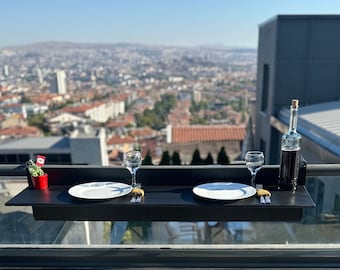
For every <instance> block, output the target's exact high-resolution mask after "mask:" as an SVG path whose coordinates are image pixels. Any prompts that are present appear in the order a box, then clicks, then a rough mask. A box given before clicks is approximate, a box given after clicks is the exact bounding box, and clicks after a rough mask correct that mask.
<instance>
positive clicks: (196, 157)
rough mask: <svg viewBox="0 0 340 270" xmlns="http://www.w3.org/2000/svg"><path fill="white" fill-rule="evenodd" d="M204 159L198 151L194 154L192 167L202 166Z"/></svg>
mask: <svg viewBox="0 0 340 270" xmlns="http://www.w3.org/2000/svg"><path fill="white" fill-rule="evenodd" d="M201 164H202V159H201V153H200V150H198V149H196V150H195V151H194V153H193V154H192V160H191V163H190V165H201Z"/></svg>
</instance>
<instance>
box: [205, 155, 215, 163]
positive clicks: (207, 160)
mask: <svg viewBox="0 0 340 270" xmlns="http://www.w3.org/2000/svg"><path fill="white" fill-rule="evenodd" d="M204 164H205V165H211V164H214V159H213V157H212V155H211V153H210V152H209V153H208V155H207V157H206V158H205V160H204Z"/></svg>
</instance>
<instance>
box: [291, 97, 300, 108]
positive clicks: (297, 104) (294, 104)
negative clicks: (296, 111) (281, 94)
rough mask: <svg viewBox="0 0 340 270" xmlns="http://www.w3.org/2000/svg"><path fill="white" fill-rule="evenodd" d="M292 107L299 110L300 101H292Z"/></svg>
mask: <svg viewBox="0 0 340 270" xmlns="http://www.w3.org/2000/svg"><path fill="white" fill-rule="evenodd" d="M291 106H292V107H293V108H297V107H298V106H299V100H298V99H292V103H291Z"/></svg>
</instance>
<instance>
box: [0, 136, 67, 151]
mask: <svg viewBox="0 0 340 270" xmlns="http://www.w3.org/2000/svg"><path fill="white" fill-rule="evenodd" d="M68 147H70V146H69V139H68V138H65V137H62V136H53V137H27V138H23V139H18V140H11V141H6V143H3V144H0V150H7V149H9V150H12V149H51V148H68Z"/></svg>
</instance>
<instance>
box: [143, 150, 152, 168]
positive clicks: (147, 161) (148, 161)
mask: <svg viewBox="0 0 340 270" xmlns="http://www.w3.org/2000/svg"><path fill="white" fill-rule="evenodd" d="M142 165H153V163H152V157H151V153H150V149H148V151H147V152H146V156H145V157H144V158H143V161H142Z"/></svg>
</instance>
